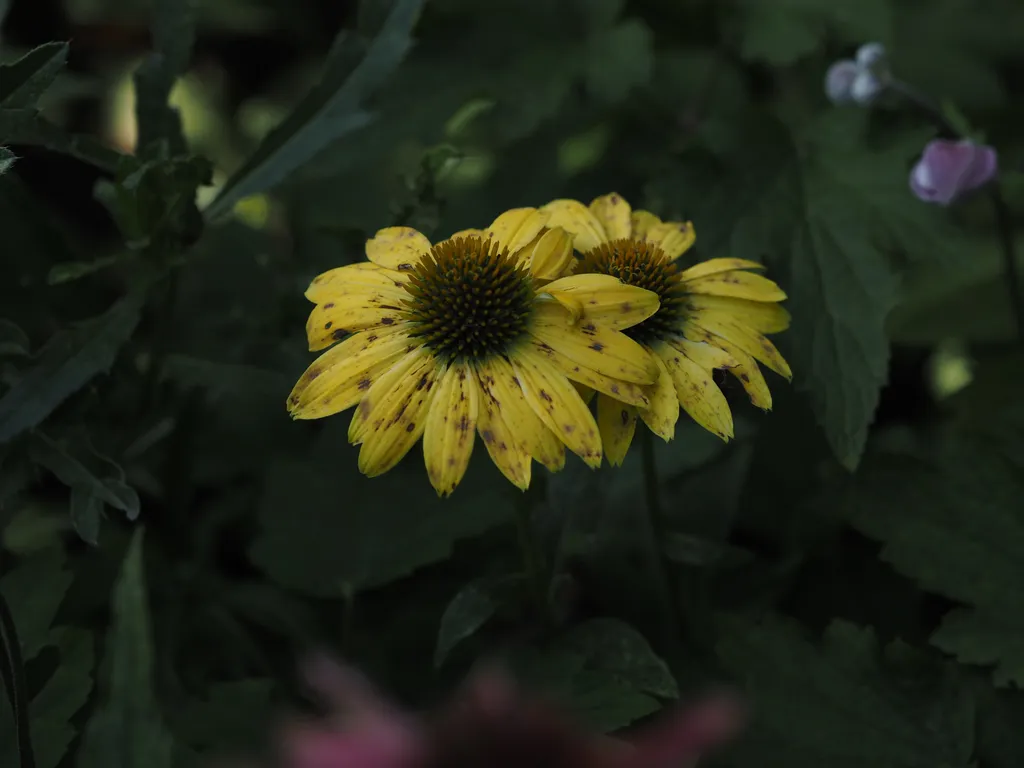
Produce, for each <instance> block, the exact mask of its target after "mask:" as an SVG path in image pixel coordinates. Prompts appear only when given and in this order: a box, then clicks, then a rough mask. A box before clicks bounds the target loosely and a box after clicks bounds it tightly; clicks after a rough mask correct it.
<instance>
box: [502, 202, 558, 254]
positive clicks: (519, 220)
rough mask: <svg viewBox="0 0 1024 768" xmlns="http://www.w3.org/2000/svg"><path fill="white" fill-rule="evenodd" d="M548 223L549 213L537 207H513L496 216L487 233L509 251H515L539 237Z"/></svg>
mask: <svg viewBox="0 0 1024 768" xmlns="http://www.w3.org/2000/svg"><path fill="white" fill-rule="evenodd" d="M547 223H548V216H547V214H546V213H541V212H540V211H538V210H537V209H536V208H513V209H512V210H510V211H505V212H504V213H503V214H501V215H500V216H499V217H498V218H496V219H495V220H494V221H493V222H492V224H491V226H489V227H488V228H487V234H488V235H490V236H491V237H493V238H494V239H495V240H496V241H497V242H498V243H499V244H500V246H501V247H502V248H507V249H508V252H509V253H515V252H516V251H518V250H519V249H520V248H522V247H523V246H525V245H526V244H528V243H529V242H530V241H531V240H533V239H534V238H535V237H537V235H539V234H540V231H541V230H542V229H544V225H545V224H547Z"/></svg>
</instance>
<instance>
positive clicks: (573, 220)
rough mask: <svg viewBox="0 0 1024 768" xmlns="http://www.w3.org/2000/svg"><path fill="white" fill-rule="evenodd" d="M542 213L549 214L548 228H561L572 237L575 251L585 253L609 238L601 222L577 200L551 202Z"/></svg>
mask: <svg viewBox="0 0 1024 768" xmlns="http://www.w3.org/2000/svg"><path fill="white" fill-rule="evenodd" d="M541 210H542V211H545V212H546V213H548V214H550V216H551V218H550V219H548V226H549V227H562V229H564V230H566V231H567V232H568V233H569V234H571V235H572V236H573V243H574V245H575V246H576V250H577V251H579V252H580V253H586V252H587V251H590V250H593V249H594V248H596V247H597V246H599V245H600V244H601V243H606V242H608V240H609V238H608V235H607V233H606V232H605V231H604V227H603V226H601V222H600V221H598V220H597V217H596V216H594V214H593V213H591V212H590V209H589V208H587V206H585V205H584V204H583V203H581V202H580V201H579V200H553V201H551V202H550V203H548V204H547V205H545V206H544V207H543V208H541Z"/></svg>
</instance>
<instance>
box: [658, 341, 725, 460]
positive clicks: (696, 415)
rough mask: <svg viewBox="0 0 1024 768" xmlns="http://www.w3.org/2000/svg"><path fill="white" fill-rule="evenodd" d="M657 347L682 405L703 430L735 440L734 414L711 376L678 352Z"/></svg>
mask: <svg viewBox="0 0 1024 768" xmlns="http://www.w3.org/2000/svg"><path fill="white" fill-rule="evenodd" d="M666 347H667V345H665V347H656V351H657V352H658V354H659V357H661V359H662V360H663V361H664V362H665V365H666V367H667V368H668V372H669V374H670V375H671V376H672V383H673V385H674V386H675V390H676V396H677V397H678V398H679V404H680V405H681V406H682V407H683V410H685V411H686V412H687V413H688V414H690V417H691V418H692V419H693V420H694V421H696V422H697V423H698V424H700V425H701V426H702V427H704V429H706V430H708V431H709V432H711V433H712V434H714V435H718V436H719V437H720V438H722V439H723V440H725V441H729V440H730V439H732V436H733V421H732V411H731V410H729V403H728V401H727V400H726V399H725V395H723V394H722V390H720V389H719V388H718V386H717V385H716V384H715V382H714V380H713V379H712V376H711V372H710V371H707V370H705V369H704V368H702V367H701V366H699V365H697V363H695V362H693V361H692V360H691V359H690V358H688V357H687V356H686V355H684V354H683V353H682V352H680V351H678V350H672V349H670V348H669V349H666Z"/></svg>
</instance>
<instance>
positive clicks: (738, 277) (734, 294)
mask: <svg viewBox="0 0 1024 768" xmlns="http://www.w3.org/2000/svg"><path fill="white" fill-rule="evenodd" d="M683 283H684V284H685V285H686V290H687V291H688V292H689V293H695V294H704V295H708V296H729V297H731V298H734V299H750V300H751V301H783V300H784V299H785V298H786V293H785V291H783V290H782V289H781V288H779V286H778V285H776V284H775V283H774V282H772V281H771V280H769V279H768V278H767V277H764V276H763V275H757V274H754V273H753V272H741V271H738V270H736V271H732V272H718V273H716V274H714V275H707V276H705V277H698V278H684V279H683Z"/></svg>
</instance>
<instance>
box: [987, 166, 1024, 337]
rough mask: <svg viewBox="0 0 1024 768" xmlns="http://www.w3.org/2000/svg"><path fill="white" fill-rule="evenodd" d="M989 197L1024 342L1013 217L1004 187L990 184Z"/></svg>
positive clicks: (1018, 330)
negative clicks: (1005, 196)
mask: <svg viewBox="0 0 1024 768" xmlns="http://www.w3.org/2000/svg"><path fill="white" fill-rule="evenodd" d="M989 199H990V200H991V201H992V209H993V211H994V212H995V215H996V229H997V230H998V232H999V242H1000V244H1001V245H1002V250H1003V268H1004V269H1005V270H1006V287H1007V290H1008V291H1009V293H1010V307H1011V308H1012V309H1013V317H1014V320H1016V322H1017V340H1018V341H1019V342H1020V343H1021V344H1024V298H1022V296H1021V282H1020V269H1019V268H1018V266H1017V253H1016V248H1015V247H1014V242H1013V217H1012V216H1011V215H1010V207H1009V206H1008V205H1007V204H1006V199H1005V198H1004V197H1003V190H1002V187H1001V186H1000V185H999V184H997V183H993V184H990V185H989Z"/></svg>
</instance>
